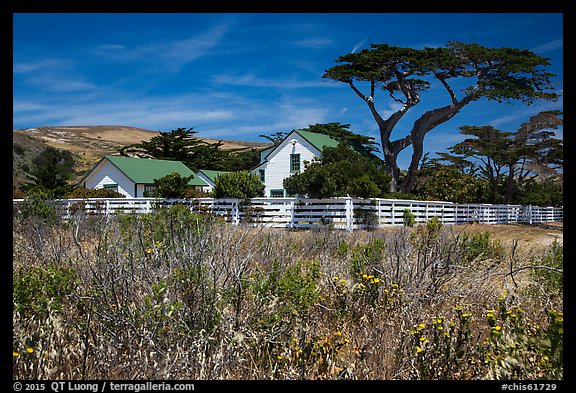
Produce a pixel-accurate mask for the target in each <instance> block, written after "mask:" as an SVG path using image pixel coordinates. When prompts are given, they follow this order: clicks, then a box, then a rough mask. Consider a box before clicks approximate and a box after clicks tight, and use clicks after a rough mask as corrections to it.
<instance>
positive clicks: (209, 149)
mask: <svg viewBox="0 0 576 393" xmlns="http://www.w3.org/2000/svg"><path fill="white" fill-rule="evenodd" d="M195 134H197V131H192V128H188V129H186V128H177V129H175V130H171V131H169V132H161V133H160V134H159V135H157V136H154V137H152V138H151V139H150V140H149V141H143V142H141V143H137V144H133V145H129V146H124V147H122V148H121V149H120V150H119V152H120V154H122V155H123V156H127V155H129V154H130V155H137V156H140V157H153V158H157V159H161V160H175V161H181V162H183V163H184V165H186V166H187V167H188V168H190V169H191V170H192V171H194V172H196V171H198V170H200V169H212V170H221V171H228V170H243V169H246V170H247V169H250V168H252V167H253V166H255V165H256V164H258V162H259V155H258V151H257V149H249V150H244V149H237V150H222V149H221V147H222V141H219V142H216V143H208V142H206V141H204V140H202V139H199V138H197V137H195Z"/></svg>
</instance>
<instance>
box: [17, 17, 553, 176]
mask: <svg viewBox="0 0 576 393" xmlns="http://www.w3.org/2000/svg"><path fill="white" fill-rule="evenodd" d="M452 40H456V41H462V42H465V43H477V44H480V45H483V46H487V47H513V48H521V49H529V50H532V51H534V52H535V53H537V54H539V55H541V56H543V57H547V58H549V59H550V62H551V66H550V67H549V68H548V71H550V72H552V73H554V74H556V75H557V77H555V78H554V79H553V82H554V83H555V89H556V92H558V93H560V94H562V89H563V61H564V60H563V15H562V14H561V13H468V14H467V13H434V14H430V13H422V14H419V13H369V14H366V13H310V14H306V13H214V14H212V13H178V14H170V13H149V14H146V13H134V14H131V13H102V14H99V13H83V14H73V13H39V14H34V13H15V14H14V15H13V89H14V90H13V128H14V129H22V128H31V127H40V126H57V125H71V126H79V125H124V126H134V127H141V128H146V129H150V130H154V131H170V130H172V129H175V128H179V127H184V128H189V127H193V128H194V130H196V131H198V136H202V137H206V138H215V139H218V138H221V139H238V140H247V141H260V142H264V141H265V140H264V139H263V138H261V137H260V136H259V135H260V134H267V135H269V134H272V133H274V132H277V131H284V132H288V131H291V130H293V129H298V128H304V127H307V126H308V125H310V124H315V123H328V122H340V123H343V124H350V125H351V127H350V129H351V130H352V131H354V132H356V133H359V134H363V135H369V136H374V137H377V135H378V129H377V126H376V123H375V121H374V119H373V118H372V117H371V115H370V113H369V110H368V108H367V107H366V105H365V104H364V103H363V102H362V101H361V100H360V99H359V98H358V97H357V96H356V94H354V93H353V92H352V90H351V89H350V88H349V87H347V86H346V85H343V84H340V83H333V82H331V81H328V80H324V79H322V75H323V74H324V71H325V70H326V69H328V68H330V67H332V66H334V65H336V64H337V63H336V62H335V60H336V59H337V58H338V57H339V56H341V55H344V54H347V53H350V52H355V51H358V50H360V49H363V48H368V47H369V45H370V44H371V43H385V44H389V45H396V46H405V47H413V48H424V47H438V46H444V45H446V44H447V43H448V41H452ZM375 102H376V104H377V107H378V109H379V111H380V112H381V113H382V114H383V115H385V114H387V113H391V111H393V110H395V109H397V108H398V106H397V105H398V104H396V103H394V102H393V101H392V100H391V99H390V98H389V97H388V96H387V94H384V92H377V94H376V97H375ZM448 102H449V97H448V96H447V94H446V93H445V91H444V90H441V89H432V90H430V91H429V92H428V93H426V94H424V95H423V96H422V102H421V103H420V104H419V105H417V106H416V107H414V108H412V109H411V110H410V112H409V115H407V116H405V118H404V119H403V121H402V122H401V123H399V124H398V126H397V131H395V134H393V137H400V136H403V135H405V132H406V131H408V130H409V129H410V127H411V125H412V122H413V121H414V120H415V119H416V118H417V117H418V116H419V115H421V114H422V113H423V112H424V111H426V110H429V109H432V108H434V107H438V106H443V105H446V104H447V103H448ZM552 109H559V110H563V100H562V99H560V100H558V101H557V102H538V103H536V104H535V105H533V106H526V105H524V104H522V103H515V104H498V103H493V102H487V101H479V102H474V103H472V104H470V105H468V106H466V107H465V108H464V109H463V110H462V111H461V112H460V113H459V114H458V115H457V116H455V117H454V118H453V119H451V120H450V121H448V122H447V123H444V124H442V125H441V126H438V127H437V128H436V129H435V130H433V131H431V132H430V133H429V134H428V136H427V139H426V140H425V150H426V151H429V152H430V153H431V156H434V154H433V153H435V152H437V151H443V150H446V148H447V147H449V146H452V145H454V144H455V143H458V142H459V141H461V140H462V139H463V136H462V135H460V133H459V131H458V127H460V126H462V125H493V126H495V127H497V128H499V129H502V130H504V131H514V130H516V129H517V128H518V126H519V125H520V123H522V122H524V121H527V120H528V119H529V117H530V116H532V115H535V114H536V113H538V112H540V111H542V110H552ZM557 136H558V137H562V129H559V130H558V131H557ZM377 141H378V139H377ZM410 155H411V148H408V149H405V150H404V152H403V153H402V154H401V156H400V159H399V165H400V167H401V168H403V169H405V168H407V166H408V163H409V159H410Z"/></svg>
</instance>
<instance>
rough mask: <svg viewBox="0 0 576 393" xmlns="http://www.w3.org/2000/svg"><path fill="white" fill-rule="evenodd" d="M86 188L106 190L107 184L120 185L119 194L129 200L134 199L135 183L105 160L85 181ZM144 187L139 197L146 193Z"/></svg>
mask: <svg viewBox="0 0 576 393" xmlns="http://www.w3.org/2000/svg"><path fill="white" fill-rule="evenodd" d="M84 183H85V187H86V188H90V189H93V188H104V185H105V184H118V192H119V193H121V194H124V195H126V197H128V198H133V197H134V195H133V194H134V183H133V182H132V180H130V179H128V177H126V175H124V174H123V173H122V172H121V171H120V170H119V169H118V168H116V167H115V166H114V165H112V164H111V163H110V161H108V160H106V159H105V160H103V161H102V162H101V163H100V165H98V167H97V168H96V169H95V170H94V171H93V172H92V173H91V174H90V175H89V176H88V177H87V178H86V180H85V181H84ZM143 187H144V186H142V185H140V188H139V189H138V196H139V197H141V196H142V193H143V192H144V189H143Z"/></svg>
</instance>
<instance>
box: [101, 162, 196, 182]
mask: <svg viewBox="0 0 576 393" xmlns="http://www.w3.org/2000/svg"><path fill="white" fill-rule="evenodd" d="M104 158H105V159H107V160H108V161H110V162H111V163H112V164H113V165H114V166H115V167H116V168H118V169H119V170H120V171H121V172H122V173H124V174H125V175H126V176H127V177H128V178H129V179H130V180H132V181H133V182H134V183H138V184H153V183H154V180H158V179H160V178H162V177H164V176H166V175H169V174H171V173H172V172H177V173H179V174H180V176H182V177H187V176H190V175H192V176H194V177H193V178H192V179H191V180H190V181H189V182H188V184H189V185H191V186H195V185H198V186H205V185H206V182H204V181H203V180H202V179H200V178H198V177H197V176H195V175H194V172H192V170H191V169H190V168H188V167H187V166H186V165H184V164H183V163H182V162H180V161H171V160H156V159H152V158H134V157H124V156H105V157H104Z"/></svg>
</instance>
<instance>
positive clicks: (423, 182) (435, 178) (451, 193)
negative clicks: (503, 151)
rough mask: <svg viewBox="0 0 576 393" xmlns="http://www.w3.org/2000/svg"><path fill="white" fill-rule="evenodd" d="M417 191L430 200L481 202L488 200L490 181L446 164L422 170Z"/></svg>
mask: <svg viewBox="0 0 576 393" xmlns="http://www.w3.org/2000/svg"><path fill="white" fill-rule="evenodd" d="M415 192H418V193H419V194H420V195H421V196H422V197H424V198H425V199H428V200H437V201H449V202H455V203H479V202H484V201H486V200H487V195H488V183H487V182H486V181H484V180H482V179H479V178H477V177H474V176H472V175H469V174H466V173H463V172H461V171H459V170H458V169H456V168H453V167H448V166H444V165H439V166H436V167H435V168H427V169H425V170H422V171H420V179H419V182H418V183H417V187H416V189H415Z"/></svg>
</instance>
